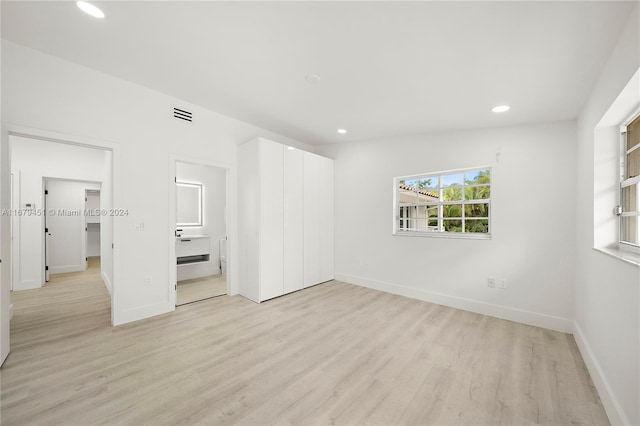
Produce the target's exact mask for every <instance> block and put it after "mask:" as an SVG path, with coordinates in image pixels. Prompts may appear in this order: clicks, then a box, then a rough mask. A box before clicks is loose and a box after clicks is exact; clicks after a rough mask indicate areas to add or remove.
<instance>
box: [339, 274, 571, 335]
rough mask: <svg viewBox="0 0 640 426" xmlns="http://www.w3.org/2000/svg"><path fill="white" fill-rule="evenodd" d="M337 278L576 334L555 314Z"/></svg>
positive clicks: (354, 278) (352, 277)
mask: <svg viewBox="0 0 640 426" xmlns="http://www.w3.org/2000/svg"><path fill="white" fill-rule="evenodd" d="M335 279H336V280H339V281H344V282H347V283H351V284H355V285H359V286H361V287H367V288H371V289H374V290H380V291H384V292H387V293H393V294H397V295H400V296H405V297H410V298H412V299H418V300H424V301H426V302H431V303H436V304H439V305H444V306H449V307H451V308H456V309H462V310H465V311H470V312H475V313H478V314H483V315H489V316H492V317H496V318H502V319H506V320H509V321H514V322H519V323H522V324H527V325H533V326H535V327H542V328H547V329H550V330H555V331H560V332H562V333H571V332H573V321H572V320H570V319H568V318H561V317H556V316H553V315H547V314H541V313H537V312H531V311H525V310H521V309H516V308H510V307H508V306H501V305H493V304H490V303H486V302H481V301H479V300H473V299H467V298H464V297H458V296H450V295H447V294H442V293H436V292H431V291H427V290H422V289H418V288H412V287H406V286H402V285H398V284H392V283H387V282H384V281H377V280H371V279H368V278H364V277H358V276H355V275H349V274H342V273H339V272H336V274H335Z"/></svg>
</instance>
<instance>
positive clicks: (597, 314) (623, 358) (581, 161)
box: [574, 6, 640, 424]
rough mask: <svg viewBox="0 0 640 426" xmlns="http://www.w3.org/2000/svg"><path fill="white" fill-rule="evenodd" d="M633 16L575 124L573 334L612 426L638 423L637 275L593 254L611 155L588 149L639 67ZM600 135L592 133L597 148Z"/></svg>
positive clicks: (601, 240)
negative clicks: (595, 214) (576, 132)
mask: <svg viewBox="0 0 640 426" xmlns="http://www.w3.org/2000/svg"><path fill="white" fill-rule="evenodd" d="M639 13H640V11H639V9H638V6H636V8H635V9H634V11H633V13H631V14H630V16H629V21H628V23H627V26H626V27H625V30H624V31H623V33H622V35H621V37H620V40H619V41H618V44H617V47H616V49H615V50H614V51H613V52H612V54H611V56H610V58H609V61H608V62H607V64H606V66H605V68H604V69H603V71H602V73H601V75H600V78H599V80H598V82H597V84H596V86H595V87H594V89H593V91H592V93H591V95H590V97H589V100H588V101H587V103H586V104H585V107H584V109H583V111H582V113H581V114H580V117H579V120H578V149H577V182H578V186H577V203H576V208H575V209H574V211H575V216H576V218H577V220H576V226H577V229H578V230H579V232H578V233H577V239H576V247H575V251H576V269H577V276H576V286H575V333H574V334H575V337H576V341H577V342H578V345H579V347H580V350H581V352H582V355H583V357H584V358H585V361H586V363H587V366H588V367H589V371H590V372H591V376H592V377H593V380H594V383H595V384H596V387H597V388H598V391H599V393H600V397H601V398H602V401H603V404H604V406H605V409H606V410H607V414H608V415H609V419H610V420H611V422H612V423H613V424H640V365H639V363H640V289H639V288H640V268H638V267H637V266H635V265H631V264H628V263H624V262H623V261H621V260H619V259H616V258H614V257H611V256H608V255H606V254H603V253H601V252H598V251H595V250H593V248H592V247H594V240H595V237H594V226H601V225H602V217H603V216H602V215H601V214H600V213H599V212H598V213H597V216H595V217H594V205H595V206H596V208H599V207H603V208H604V206H602V198H603V195H602V192H603V190H604V191H611V190H612V188H609V189H608V190H607V186H606V182H605V183H603V182H602V181H601V179H602V177H603V175H602V174H601V173H603V170H602V168H603V163H604V164H607V163H610V161H607V159H606V158H604V157H602V153H603V152H610V150H607V149H603V147H601V146H596V145H595V144H594V141H595V140H596V136H594V130H595V128H596V126H597V125H598V123H599V122H600V120H601V118H602V117H603V115H604V114H605V112H606V111H607V110H608V109H609V107H610V106H611V105H612V103H613V102H614V100H615V99H616V97H617V96H618V95H619V94H620V92H621V91H622V90H623V88H624V87H625V85H626V84H627V82H628V81H629V80H630V78H631V77H632V76H633V75H634V73H635V72H636V71H637V70H638V68H639V67H640V25H639V16H638V14H639ZM629 112H630V111H629ZM606 131H607V130H606V129H603V130H599V131H598V132H597V137H598V140H599V141H601V140H602V134H603V132H606ZM616 142H617V138H615V137H614V138H613V141H612V143H616ZM594 151H595V152H597V153H598V157H595V156H594ZM594 168H595V169H596V171H597V173H598V175H597V176H598V181H595V180H594ZM614 172H615V170H614ZM604 173H606V171H605V172H604ZM614 198H615V197H613V198H610V199H609V201H613V200H614ZM611 208H613V204H612V205H610V206H609V209H611ZM609 212H611V210H608V212H607V213H609ZM607 216H608V217H609V218H610V217H611V216H610V215H607ZM607 216H604V217H605V218H606V217H607ZM606 228H607V225H606V223H605V230H606ZM609 229H610V226H609ZM598 231H599V232H601V231H603V229H602V228H599V230H598ZM614 232H615V231H614ZM607 242H608V241H607V239H606V238H605V237H603V236H602V235H599V236H598V238H597V241H595V243H597V244H598V245H600V244H606V243H607Z"/></svg>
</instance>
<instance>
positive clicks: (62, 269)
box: [49, 263, 86, 275]
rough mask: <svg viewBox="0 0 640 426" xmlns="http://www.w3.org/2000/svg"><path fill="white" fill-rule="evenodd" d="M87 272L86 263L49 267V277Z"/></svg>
mask: <svg viewBox="0 0 640 426" xmlns="http://www.w3.org/2000/svg"><path fill="white" fill-rule="evenodd" d="M85 270H86V269H85V264H84V263H82V264H80V265H64V266H51V267H49V275H53V274H66V273H68V272H82V271H85Z"/></svg>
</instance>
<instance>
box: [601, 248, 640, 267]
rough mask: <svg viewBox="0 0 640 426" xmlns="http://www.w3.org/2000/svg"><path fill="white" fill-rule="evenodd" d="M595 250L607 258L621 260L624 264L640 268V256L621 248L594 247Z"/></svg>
mask: <svg viewBox="0 0 640 426" xmlns="http://www.w3.org/2000/svg"><path fill="white" fill-rule="evenodd" d="M621 244H622V243H621ZM593 249H594V250H595V251H599V252H600V253H604V254H606V255H607V256H611V257H613V258H616V259H618V260H621V261H623V262H624V263H628V264H630V265H635V266H640V254H637V253H633V252H631V251H628V250H621V249H619V248H612V247H593Z"/></svg>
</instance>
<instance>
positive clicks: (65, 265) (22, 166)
mask: <svg viewBox="0 0 640 426" xmlns="http://www.w3.org/2000/svg"><path fill="white" fill-rule="evenodd" d="M9 144H10V155H11V173H12V180H13V184H12V196H11V198H12V207H13V210H15V214H13V215H12V217H11V228H12V237H13V239H12V242H11V245H12V259H11V266H12V268H11V272H12V274H11V276H12V292H11V299H12V302H13V301H14V300H20V298H21V293H22V292H23V291H41V290H44V289H43V287H44V286H45V284H47V287H51V285H53V284H55V285H56V286H57V285H58V283H60V282H65V283H66V282H71V283H75V284H74V285H73V286H72V287H73V288H74V289H75V290H76V291H84V290H85V289H88V288H89V287H88V286H83V285H80V284H79V283H80V282H84V281H86V280H89V281H99V282H100V283H101V285H102V287H103V290H105V292H106V294H107V296H109V295H110V294H111V292H112V282H113V254H112V242H113V231H112V230H113V217H112V216H110V215H109V214H103V213H108V211H109V208H110V207H111V206H112V183H111V180H112V152H111V151H110V150H107V149H99V148H92V147H89V146H80V145H76V144H72V143H65V142H62V141H57V140H56V141H53V140H45V139H39V138H37V137H28V136H17V135H10V136H9ZM74 274H79V275H77V276H76V275H74ZM47 294H48V293H47ZM78 296H79V294H78V295H76V296H75V297H78ZM56 297H57V296H55V295H53V296H52V300H54V301H55V300H56ZM13 305H14V307H13V312H14V315H15V316H18V317H19V316H21V315H22V314H24V312H20V304H19V303H13ZM107 307H108V308H109V313H110V312H111V309H110V307H111V303H108V304H107ZM48 312H50V313H53V312H57V311H56V310H55V309H53V308H52V309H49V310H48ZM38 315H39V314H38ZM109 316H110V314H109ZM12 324H13V323H12ZM12 328H13V325H12Z"/></svg>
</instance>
